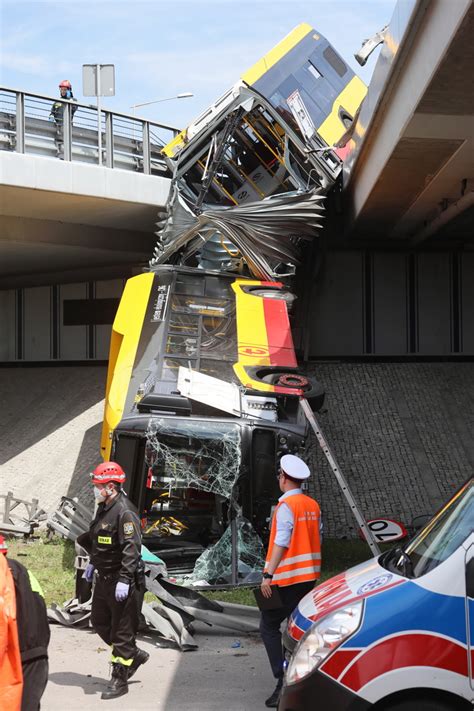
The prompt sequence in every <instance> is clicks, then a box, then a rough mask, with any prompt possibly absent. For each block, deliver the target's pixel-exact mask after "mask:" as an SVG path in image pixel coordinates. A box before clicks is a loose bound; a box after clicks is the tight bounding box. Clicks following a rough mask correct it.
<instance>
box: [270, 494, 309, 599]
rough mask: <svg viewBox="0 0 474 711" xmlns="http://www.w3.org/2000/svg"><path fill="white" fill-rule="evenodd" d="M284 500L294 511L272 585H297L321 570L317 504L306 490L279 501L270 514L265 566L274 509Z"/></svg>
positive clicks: (272, 535) (274, 527) (273, 532)
mask: <svg viewBox="0 0 474 711" xmlns="http://www.w3.org/2000/svg"><path fill="white" fill-rule="evenodd" d="M283 503H285V504H286V505H287V506H289V507H290V509H291V511H292V514H293V521H294V525H293V532H292V534H291V540H290V545H289V547H288V549H287V550H286V552H285V554H284V556H283V558H282V559H281V561H280V564H279V566H278V567H277V569H276V570H275V572H274V574H273V579H272V585H280V586H286V585H296V584H297V583H304V582H309V581H311V580H317V579H318V578H319V576H320V571H321V543H320V537H319V519H320V509H319V505H318V503H317V502H316V501H314V499H311V498H310V497H309V496H306V494H294V495H293V496H289V497H287V498H286V499H284V500H283V501H281V502H280V503H279V504H278V506H277V507H276V509H275V513H274V515H273V521H272V528H271V532H270V544H269V546H268V555H267V561H266V566H265V567H267V566H268V563H269V561H270V558H271V556H272V551H273V547H274V545H275V536H276V531H277V521H276V519H277V516H276V514H277V511H278V508H279V507H280V506H281V505H282V504H283Z"/></svg>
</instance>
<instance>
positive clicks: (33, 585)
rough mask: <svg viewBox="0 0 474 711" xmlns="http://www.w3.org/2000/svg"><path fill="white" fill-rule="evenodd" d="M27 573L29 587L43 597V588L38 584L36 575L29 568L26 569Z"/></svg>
mask: <svg viewBox="0 0 474 711" xmlns="http://www.w3.org/2000/svg"><path fill="white" fill-rule="evenodd" d="M27 573H28V578H29V579H30V585H31V589H32V590H33V592H35V593H38V595H41V597H44V592H43V588H42V587H41V585H40V584H39V582H38V580H37V579H36V577H35V576H34V575H33V573H32V572H31V570H27Z"/></svg>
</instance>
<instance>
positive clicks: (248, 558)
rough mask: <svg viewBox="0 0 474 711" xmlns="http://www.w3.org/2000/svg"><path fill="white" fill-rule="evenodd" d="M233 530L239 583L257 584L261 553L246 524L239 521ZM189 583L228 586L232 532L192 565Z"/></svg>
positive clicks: (228, 529) (226, 534)
mask: <svg viewBox="0 0 474 711" xmlns="http://www.w3.org/2000/svg"><path fill="white" fill-rule="evenodd" d="M236 524H237V526H236V528H237V551H236V555H237V573H238V582H239V583H248V584H250V583H258V582H260V580H261V577H262V570H263V566H264V564H265V549H264V547H263V543H262V541H261V540H260V538H259V537H258V535H257V534H256V532H255V530H254V528H253V527H252V524H251V523H250V521H248V520H247V519H246V518H243V517H240V518H238V519H237V520H236ZM188 581H189V582H198V581H199V582H200V581H206V582H208V583H210V584H211V585H219V584H226V583H230V582H232V530H231V526H228V527H227V528H226V530H225V531H224V534H223V536H222V537H221V538H220V539H219V540H218V541H217V543H216V544H215V545H213V546H210V547H209V548H207V549H206V550H205V551H204V553H202V555H201V556H199V558H198V559H197V561H196V564H195V566H194V570H193V572H192V575H191V576H190V578H189V579H188Z"/></svg>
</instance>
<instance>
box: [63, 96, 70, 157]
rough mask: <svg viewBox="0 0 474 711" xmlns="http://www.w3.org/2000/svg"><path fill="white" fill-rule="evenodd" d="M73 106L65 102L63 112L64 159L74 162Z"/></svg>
mask: <svg viewBox="0 0 474 711" xmlns="http://www.w3.org/2000/svg"><path fill="white" fill-rule="evenodd" d="M71 116H72V113H71V104H69V103H68V102H64V111H63V125H62V129H63V158H64V160H67V161H70V160H72V131H71Z"/></svg>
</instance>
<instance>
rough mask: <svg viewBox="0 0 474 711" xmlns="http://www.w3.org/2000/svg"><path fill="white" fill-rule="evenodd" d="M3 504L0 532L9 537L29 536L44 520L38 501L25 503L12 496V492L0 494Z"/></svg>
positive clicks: (33, 500)
mask: <svg viewBox="0 0 474 711" xmlns="http://www.w3.org/2000/svg"><path fill="white" fill-rule="evenodd" d="M0 501H2V502H3V506H2V509H1V518H0V531H4V532H5V533H9V534H11V535H23V536H31V535H32V533H33V531H34V529H35V528H37V527H38V526H39V525H40V523H41V522H42V521H44V520H45V518H46V512H45V511H43V509H41V508H40V507H39V505H38V503H39V502H38V499H32V500H31V501H25V499H17V498H16V497H15V496H13V492H12V491H9V492H8V493H7V494H0Z"/></svg>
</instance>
